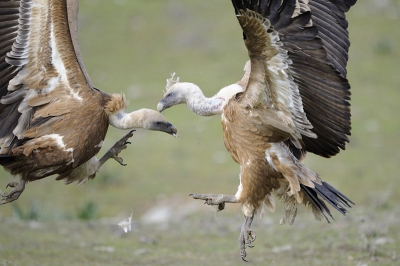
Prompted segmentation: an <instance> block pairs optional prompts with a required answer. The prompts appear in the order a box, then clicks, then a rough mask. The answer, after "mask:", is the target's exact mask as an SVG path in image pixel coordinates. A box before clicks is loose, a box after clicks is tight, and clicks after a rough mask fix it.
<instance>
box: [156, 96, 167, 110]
mask: <svg viewBox="0 0 400 266" xmlns="http://www.w3.org/2000/svg"><path fill="white" fill-rule="evenodd" d="M165 109H167V107H166V106H165V105H164V98H162V99H161V101H160V102H159V103H158V104H157V111H158V112H160V113H161V112H162V111H164V110H165Z"/></svg>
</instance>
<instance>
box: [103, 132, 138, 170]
mask: <svg viewBox="0 0 400 266" xmlns="http://www.w3.org/2000/svg"><path fill="white" fill-rule="evenodd" d="M133 132H135V130H132V131H130V132H129V133H128V134H126V135H125V136H124V137H122V138H121V139H120V140H119V141H117V142H116V143H115V144H114V145H113V146H112V147H111V148H110V149H109V150H108V151H107V152H106V153H105V154H104V156H103V157H101V159H100V166H101V165H103V164H104V163H105V162H106V161H107V160H108V159H110V158H113V159H114V160H116V161H117V162H118V163H119V164H120V165H122V166H126V164H125V163H124V160H123V159H122V158H121V157H118V154H119V153H120V152H121V151H122V150H124V149H126V148H127V147H128V146H127V145H128V144H131V142H130V141H128V139H129V138H130V137H132V136H133Z"/></svg>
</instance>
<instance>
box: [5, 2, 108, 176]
mask: <svg viewBox="0 0 400 266" xmlns="http://www.w3.org/2000/svg"><path fill="white" fill-rule="evenodd" d="M36 2H37V1H36V0H21V1H15V2H13V4H10V3H9V2H4V1H1V0H0V12H1V13H3V12H6V13H10V14H11V15H10V16H9V17H8V18H7V19H5V20H6V24H3V25H8V26H7V27H8V29H9V31H10V32H11V33H12V34H9V35H7V36H6V37H4V36H1V37H0V48H4V49H0V56H1V55H3V57H2V61H1V62H0V66H4V67H2V68H0V85H1V87H0V97H1V99H0V146H1V150H0V153H3V154H7V153H9V154H11V155H13V156H15V157H16V158H19V159H16V160H15V161H14V162H13V163H11V164H9V165H8V166H6V168H8V169H9V170H10V171H11V172H12V173H14V174H16V173H21V174H22V175H23V177H24V178H26V179H29V178H33V179H35V178H41V177H44V176H46V175H48V174H54V173H60V171H61V172H65V171H69V170H71V169H72V168H74V167H76V166H78V165H80V164H82V163H84V162H85V161H87V160H89V159H90V158H91V157H93V156H94V155H95V154H96V153H97V152H98V151H99V150H100V148H101V142H102V140H103V139H104V137H105V134H106V131H107V128H108V118H107V115H106V114H105V112H104V111H103V106H104V104H105V102H106V101H107V99H109V96H108V95H107V94H105V93H103V92H101V91H98V90H95V89H93V85H92V82H91V81H90V79H89V77H88V75H87V73H86V70H85V68H84V66H83V63H82V59H81V56H80V52H79V46H78V40H77V22H76V19H77V10H78V6H77V4H78V2H77V1H76V0H47V1H41V3H40V4H38V3H36ZM17 6H18V7H20V6H21V7H22V8H18V9H17V8H16V7H17ZM17 10H18V12H17ZM2 19H4V17H1V18H0V23H1V22H2ZM85 99H90V100H88V101H85ZM83 118H84V119H83ZM93 121H96V123H93ZM60 142H61V146H60ZM33 150H35V152H33ZM22 155H24V156H25V157H24V156H22ZM49 156H50V157H49ZM29 162H35V164H30V163H29ZM25 164H26V166H24V165H25ZM63 164H68V167H64V166H62V165H63ZM34 165H36V166H34ZM58 166H60V167H59V168H57V167H58ZM61 166H62V167H61ZM29 167H30V168H29ZM35 167H36V168H35ZM46 167H52V168H51V169H48V170H43V171H42V170H40V169H45V168H46ZM57 169H58V170H57ZM32 171H36V172H35V173H34V174H32ZM57 171H58V172H57ZM29 172H31V174H29ZM41 174H43V176H41Z"/></svg>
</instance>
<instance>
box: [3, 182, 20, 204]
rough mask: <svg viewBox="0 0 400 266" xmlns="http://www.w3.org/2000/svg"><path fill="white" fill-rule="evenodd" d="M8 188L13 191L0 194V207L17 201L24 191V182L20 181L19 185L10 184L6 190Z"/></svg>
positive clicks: (15, 183)
mask: <svg viewBox="0 0 400 266" xmlns="http://www.w3.org/2000/svg"><path fill="white" fill-rule="evenodd" d="M8 187H12V188H13V189H12V190H10V192H8V193H4V194H1V199H0V205H2V204H6V203H9V202H12V201H14V200H17V199H18V198H19V196H21V194H22V192H23V191H24V190H25V181H23V180H21V182H19V183H17V182H10V183H9V184H8V185H7V186H6V188H8Z"/></svg>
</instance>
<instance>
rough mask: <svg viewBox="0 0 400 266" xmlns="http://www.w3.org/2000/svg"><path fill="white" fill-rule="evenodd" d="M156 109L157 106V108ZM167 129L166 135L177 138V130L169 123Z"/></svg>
mask: <svg viewBox="0 0 400 266" xmlns="http://www.w3.org/2000/svg"><path fill="white" fill-rule="evenodd" d="M157 107H158V106H157ZM157 109H158V108H157ZM167 126H168V129H167V131H166V132H167V133H168V134H170V135H172V136H174V137H178V135H177V134H176V133H177V132H178V130H177V129H176V127H174V126H173V125H172V124H171V123H168V124H167Z"/></svg>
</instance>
